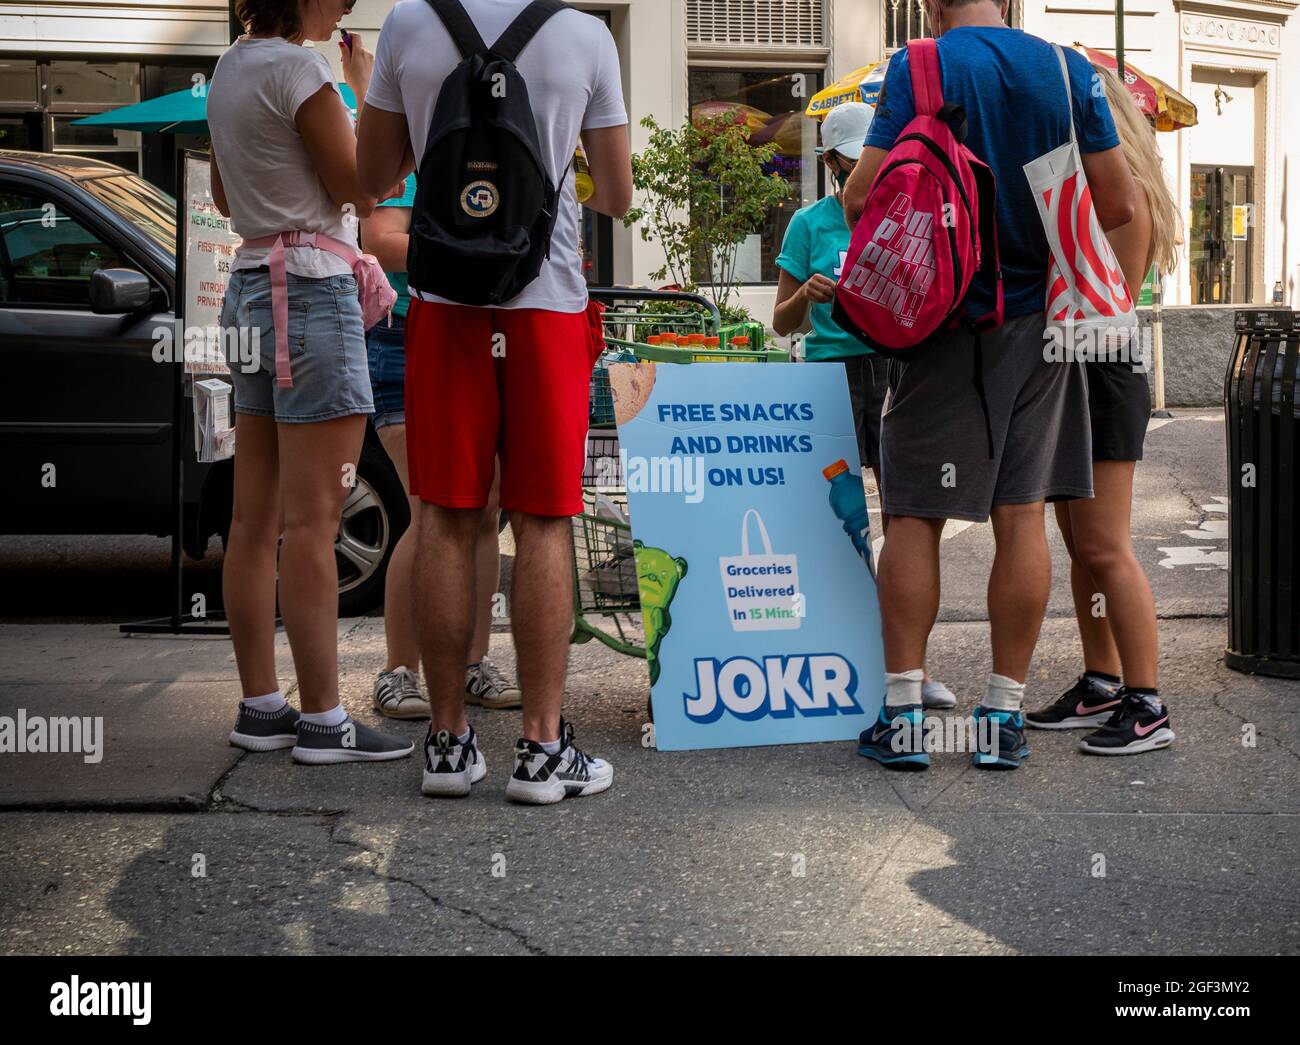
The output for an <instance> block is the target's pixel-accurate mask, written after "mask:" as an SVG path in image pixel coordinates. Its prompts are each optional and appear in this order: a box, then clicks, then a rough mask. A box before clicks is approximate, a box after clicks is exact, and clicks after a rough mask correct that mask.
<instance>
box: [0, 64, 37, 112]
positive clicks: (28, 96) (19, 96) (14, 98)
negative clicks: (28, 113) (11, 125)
mask: <svg viewBox="0 0 1300 1045" xmlns="http://www.w3.org/2000/svg"><path fill="white" fill-rule="evenodd" d="M36 84H37V80H36V62H35V61H34V60H33V61H14V60H13V59H5V60H4V61H0V105H5V106H9V105H13V106H19V107H21V106H29V107H30V106H35V105H36V103H37V91H36Z"/></svg>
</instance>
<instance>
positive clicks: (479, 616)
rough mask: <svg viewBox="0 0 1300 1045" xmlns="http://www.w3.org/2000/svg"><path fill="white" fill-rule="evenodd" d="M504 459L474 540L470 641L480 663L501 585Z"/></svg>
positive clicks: (472, 658) (471, 658)
mask: <svg viewBox="0 0 1300 1045" xmlns="http://www.w3.org/2000/svg"><path fill="white" fill-rule="evenodd" d="M500 496H501V462H500V461H498V462H497V469H496V475H495V476H494V477H493V479H492V490H491V492H490V493H488V503H487V507H486V508H484V509H483V514H482V516H481V517H480V519H479V527H478V536H477V538H476V540H475V544H474V570H475V579H476V583H477V589H476V590H477V598H476V599H475V605H474V638H473V639H472V640H471V642H470V644H469V661H468V663H470V664H477V663H478V662H479V661H481V660H482V659H483V658H484V657H486V656H487V652H488V645H489V643H490V641H491V638H492V600H493V598H494V597H495V596H496V593H497V588H498V587H500V585H501V544H500V536H499V530H498V523H499V522H500V519H501V508H500V500H499V498H500Z"/></svg>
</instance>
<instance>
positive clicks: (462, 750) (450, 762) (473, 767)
mask: <svg viewBox="0 0 1300 1045" xmlns="http://www.w3.org/2000/svg"><path fill="white" fill-rule="evenodd" d="M485 776H487V763H486V762H485V761H483V755H482V754H481V753H480V752H479V749H478V736H477V735H476V734H475V732H474V727H473V726H471V727H470V730H469V740H467V741H466V742H465V743H463V744H462V743H461V742H460V741H459V740H457V739H456V735H455V734H454V733H451V732H449V731H447V730H445V729H441V730H439V731H438V732H437V733H428V734H426V735H425V738H424V782H423V783H422V784H421V785H420V791H421V793H422V794H426V795H437V796H439V797H459V796H461V795H468V794H469V789H470V787H472V786H473V785H474V784H477V783H478V782H479V781H480V780H482V779H483V778H484V777H485Z"/></svg>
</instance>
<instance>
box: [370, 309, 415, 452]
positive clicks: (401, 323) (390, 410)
mask: <svg viewBox="0 0 1300 1045" xmlns="http://www.w3.org/2000/svg"><path fill="white" fill-rule="evenodd" d="M405 338H406V322H405V319H404V317H402V316H399V315H398V314H397V313H393V325H392V326H391V327H390V326H388V325H387V324H386V323H385V322H384V321H383V320H380V321H379V323H378V324H376V325H375V326H373V327H371V328H370V329H369V330H367V331H366V355H367V356H368V357H369V359H370V390H371V392H372V393H373V394H374V397H375V418H374V421H375V430H376V431H378V430H379V429H380V428H383V427H385V426H386V425H404V424H406V348H405V344H404V342H405Z"/></svg>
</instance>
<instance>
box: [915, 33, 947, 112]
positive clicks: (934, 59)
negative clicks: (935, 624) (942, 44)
mask: <svg viewBox="0 0 1300 1045" xmlns="http://www.w3.org/2000/svg"><path fill="white" fill-rule="evenodd" d="M907 64H908V66H909V67H910V69H911V73H912V99H913V102H914V106H915V108H916V115H917V116H934V115H935V114H937V113H938V112H939V110H940V109H942V108H943V81H942V79H940V76H939V45H938V43H937V42H936V41H935V40H933V39H931V38H930V37H926V38H925V39H922V40H912V41H909V42H908V45H907Z"/></svg>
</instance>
